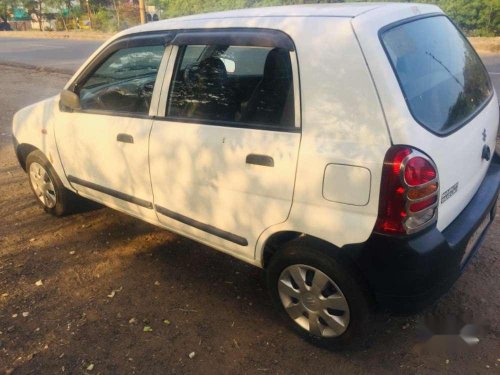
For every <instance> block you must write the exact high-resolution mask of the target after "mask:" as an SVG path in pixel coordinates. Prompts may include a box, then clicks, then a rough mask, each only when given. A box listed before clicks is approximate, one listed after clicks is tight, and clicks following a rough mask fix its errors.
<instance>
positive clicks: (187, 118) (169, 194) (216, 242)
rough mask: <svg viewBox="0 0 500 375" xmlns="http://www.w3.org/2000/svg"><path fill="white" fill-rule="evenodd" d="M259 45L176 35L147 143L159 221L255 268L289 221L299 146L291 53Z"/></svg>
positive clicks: (283, 43) (272, 44) (268, 40)
mask: <svg viewBox="0 0 500 375" xmlns="http://www.w3.org/2000/svg"><path fill="white" fill-rule="evenodd" d="M255 33H257V34H255ZM268 34H270V35H268ZM256 36H257V37H256ZM258 36H259V34H258V32H248V33H245V32H241V31H239V32H238V37H237V38H234V37H233V36H232V34H231V32H225V33H224V34H221V33H220V32H217V31H211V32H200V33H199V34H198V33H196V32H188V33H187V35H183V34H182V33H181V34H178V35H177V36H176V38H175V39H174V41H173V42H172V44H173V46H172V47H171V48H172V53H171V58H170V60H169V64H168V68H167V73H166V75H165V82H164V85H163V88H162V94H161V97H160V101H159V116H158V118H156V119H155V121H154V124H153V128H152V131H151V138H150V168H151V181H152V186H153V192H154V203H155V209H156V211H157V215H158V219H159V221H160V222H161V223H162V224H163V225H166V226H168V227H170V228H174V229H176V230H177V231H179V232H181V233H183V234H185V235H187V236H190V237H193V238H196V239H198V240H200V241H202V242H205V243H208V244H210V245H212V246H214V247H216V248H218V249H220V250H223V251H226V252H230V253H231V254H233V255H235V256H239V257H242V258H250V259H251V258H253V257H254V250H255V244H256V242H257V239H258V237H259V236H260V234H261V233H262V232H263V231H264V230H265V229H266V228H268V227H270V226H272V225H274V224H278V223H281V222H283V221H285V220H286V219H287V217H288V214H289V211H290V208H291V204H292V196H293V189H294V181H295V172H296V165H297V157H298V151H299V144H300V138H301V132H300V101H299V90H298V72H297V65H296V58H295V53H294V51H293V44H292V43H291V42H290V41H289V40H283V35H281V34H279V35H278V38H277V39H273V38H274V36H275V35H274V34H272V33H269V32H267V34H266V37H265V38H259V37H258ZM263 40H265V42H263ZM256 77H257V78H256Z"/></svg>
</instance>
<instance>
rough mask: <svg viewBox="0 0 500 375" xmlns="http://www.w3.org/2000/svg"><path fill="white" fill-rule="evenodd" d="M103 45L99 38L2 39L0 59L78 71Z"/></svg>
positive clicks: (0, 41) (66, 71)
mask: <svg viewBox="0 0 500 375" xmlns="http://www.w3.org/2000/svg"><path fill="white" fill-rule="evenodd" d="M101 44H102V42H101V41H95V40H91V41H87V40H67V39H25V38H10V37H9V38H0V62H9V63H20V64H25V65H36V66H39V67H43V68H50V69H55V70H60V71H64V72H65V73H74V72H75V71H76V70H77V69H78V68H79V67H80V65H81V64H82V63H83V62H84V61H85V60H86V59H87V58H88V57H89V56H90V54H91V53H92V52H94V51H95V50H96V49H97V47H99V46H100V45H101Z"/></svg>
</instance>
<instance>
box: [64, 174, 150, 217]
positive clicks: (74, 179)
mask: <svg viewBox="0 0 500 375" xmlns="http://www.w3.org/2000/svg"><path fill="white" fill-rule="evenodd" d="M68 181H69V182H71V183H74V184H77V185H81V186H85V187H86V188H89V189H92V190H96V191H98V192H100V193H104V194H107V195H111V196H112V197H115V198H118V199H121V200H124V201H127V202H130V203H133V204H136V205H138V206H141V207H145V208H149V209H152V208H153V203H151V202H148V201H146V200H144V199H140V198H136V197H134V196H132V195H128V194H125V193H122V192H119V191H116V190H113V189H110V188H107V187H104V186H101V185H97V184H94V183H93V182H89V181H85V180H82V179H81V178H78V177H75V176H68Z"/></svg>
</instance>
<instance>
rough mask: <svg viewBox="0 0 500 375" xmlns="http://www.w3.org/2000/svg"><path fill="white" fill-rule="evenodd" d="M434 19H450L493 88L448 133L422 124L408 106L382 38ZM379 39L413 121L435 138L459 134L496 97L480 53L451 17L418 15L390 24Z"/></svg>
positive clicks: (381, 32) (381, 31) (434, 14)
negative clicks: (397, 29) (389, 33)
mask: <svg viewBox="0 0 500 375" xmlns="http://www.w3.org/2000/svg"><path fill="white" fill-rule="evenodd" d="M432 17H444V18H446V19H448V21H450V22H451V24H452V25H453V26H454V27H455V29H456V30H457V31H458V33H459V34H460V35H461V36H462V38H464V40H465V42H466V43H467V44H468V45H469V47H470V48H471V49H472V51H473V52H474V54H475V55H476V57H477V58H478V59H479V62H480V64H481V66H482V67H483V69H484V71H485V73H486V76H487V78H488V83H489V85H490V88H491V94H490V97H489V98H488V99H487V100H485V101H484V102H483V103H482V104H481V105H480V106H479V107H478V108H477V109H476V110H475V111H474V112H473V113H471V114H470V115H469V116H467V117H466V118H465V119H463V120H462V121H460V122H459V123H457V124H456V125H455V126H453V127H452V128H451V129H449V130H448V131H446V132H439V131H436V130H434V129H432V128H431V127H430V126H429V125H426V124H424V123H423V122H421V121H420V120H418V119H417V116H416V115H415V113H414V111H413V110H412V108H411V106H410V105H409V104H408V98H407V96H406V92H405V91H404V89H403V85H402V83H401V80H400V78H399V75H398V73H397V70H396V67H395V66H394V64H393V62H392V60H391V58H390V57H389V51H388V50H387V48H386V46H385V43H384V42H383V40H382V36H383V34H384V33H385V32H386V31H389V30H391V29H393V28H395V27H398V26H401V25H405V24H407V23H411V22H415V21H418V20H421V19H425V18H432ZM378 39H379V42H380V44H381V45H382V48H383V49H384V52H385V55H386V57H387V60H388V61H389V64H391V68H392V71H393V73H394V76H395V77H396V80H397V81H398V85H399V89H400V90H401V93H402V94H403V98H404V100H405V103H406V106H407V108H408V110H409V111H410V114H411V116H412V117H413V119H414V120H415V121H416V122H417V123H418V124H419V125H420V126H422V127H423V128H424V129H425V130H427V131H429V132H430V133H432V134H434V135H435V136H438V137H440V138H445V137H447V136H449V135H451V134H453V133H455V132H457V131H458V130H460V129H461V128H463V127H464V126H465V125H467V124H468V123H469V122H471V121H472V120H473V119H474V118H475V117H476V116H477V115H479V114H480V113H481V112H482V111H483V109H484V108H486V107H487V106H488V104H489V103H490V102H491V99H493V96H494V90H493V84H492V82H491V77H490V75H489V73H488V70H487V69H486V67H485V66H484V63H483V60H481V57H480V56H479V55H478V53H477V52H476V50H475V49H474V47H473V46H472V45H471V44H470V42H469V40H468V39H467V37H466V36H465V34H464V33H463V32H462V30H460V28H459V27H458V26H457V24H456V23H455V22H453V20H451V19H450V17H448V16H447V15H446V14H444V13H429V14H421V15H418V16H414V17H409V18H405V19H402V20H399V21H396V22H393V23H390V24H388V25H386V26H384V27H382V28H381V29H380V30H379V31H378Z"/></svg>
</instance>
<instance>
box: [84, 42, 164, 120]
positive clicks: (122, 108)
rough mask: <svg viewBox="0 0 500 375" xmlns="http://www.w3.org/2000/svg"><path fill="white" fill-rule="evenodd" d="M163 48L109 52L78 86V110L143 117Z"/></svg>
mask: <svg viewBox="0 0 500 375" xmlns="http://www.w3.org/2000/svg"><path fill="white" fill-rule="evenodd" d="M164 50H165V47H164V46H143V47H134V48H124V49H121V50H118V51H116V52H115V53H113V54H112V55H111V56H110V57H109V58H108V59H107V60H106V61H104V63H102V64H101V65H100V66H99V68H98V69H97V70H96V71H95V72H94V73H93V74H91V76H90V77H88V78H87V79H86V81H85V83H83V84H82V85H80V87H79V90H78V93H79V95H80V102H81V103H80V104H81V107H82V109H87V110H104V111H116V112H127V113H139V114H147V113H148V112H149V106H150V104H151V96H152V94H153V88H154V84H155V81H156V75H157V73H158V67H159V66H160V62H161V59H162V56H163V52H164Z"/></svg>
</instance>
